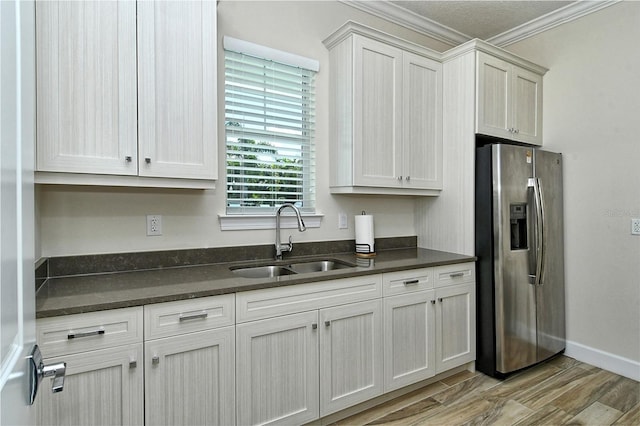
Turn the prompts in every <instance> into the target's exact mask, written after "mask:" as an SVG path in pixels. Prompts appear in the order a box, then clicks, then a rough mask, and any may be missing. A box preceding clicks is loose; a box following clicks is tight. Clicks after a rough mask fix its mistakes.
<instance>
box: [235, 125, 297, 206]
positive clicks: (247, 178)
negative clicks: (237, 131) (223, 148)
mask: <svg viewBox="0 0 640 426" xmlns="http://www.w3.org/2000/svg"><path fill="white" fill-rule="evenodd" d="M234 125H238V124H237V123H233V122H227V126H234ZM260 154H262V156H261V155H260ZM277 154H278V150H277V148H276V147H274V146H273V145H272V144H270V143H268V142H264V141H257V142H256V141H255V140H253V139H238V144H237V145H232V144H228V145H227V189H228V191H227V205H228V206H229V205H241V206H242V207H252V206H255V207H264V206H268V207H275V206H277V205H280V204H282V203H284V202H292V203H295V202H296V201H300V196H299V194H298V193H297V192H298V189H297V187H298V186H299V185H300V180H301V179H302V177H303V166H302V160H301V159H297V160H294V159H291V158H282V157H278V155H277ZM265 158H270V159H275V164H274V163H270V162H267V161H266V160H264V159H265ZM238 169H239V170H238ZM243 176H244V177H243ZM235 191H238V192H235ZM242 193H244V194H245V195H246V194H248V196H249V197H250V198H251V200H246V199H245V200H241V198H242Z"/></svg>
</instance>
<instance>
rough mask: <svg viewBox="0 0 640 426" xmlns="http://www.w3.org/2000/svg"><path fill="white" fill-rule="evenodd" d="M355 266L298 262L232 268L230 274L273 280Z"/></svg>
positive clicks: (336, 263)
mask: <svg viewBox="0 0 640 426" xmlns="http://www.w3.org/2000/svg"><path fill="white" fill-rule="evenodd" d="M355 266H356V265H353V264H350V263H347V262H343V261H341V260H336V259H320V260H300V261H299V262H290V263H286V264H278V265H256V266H238V267H232V268H230V269H231V272H233V273H234V274H237V275H239V276H241V277H244V278H275V277H280V276H283V275H293V274H307V273H311V272H326V271H333V270H335V269H344V268H353V267H355Z"/></svg>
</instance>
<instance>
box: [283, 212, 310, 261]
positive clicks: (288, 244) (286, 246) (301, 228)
mask: <svg viewBox="0 0 640 426" xmlns="http://www.w3.org/2000/svg"><path fill="white" fill-rule="evenodd" d="M285 208H290V209H292V210H293V212H294V213H295V214H296V219H298V230H299V231H300V232H304V231H306V229H307V227H306V226H305V225H304V220H302V216H301V215H300V210H298V208H297V207H296V206H294V205H293V204H291V203H285V204H283V205H281V206H280V208H279V209H278V210H277V211H276V260H282V253H283V252H285V251H289V252H290V251H292V250H293V242H291V236H289V242H286V243H283V242H281V239H280V214H281V213H282V210H284V209H285Z"/></svg>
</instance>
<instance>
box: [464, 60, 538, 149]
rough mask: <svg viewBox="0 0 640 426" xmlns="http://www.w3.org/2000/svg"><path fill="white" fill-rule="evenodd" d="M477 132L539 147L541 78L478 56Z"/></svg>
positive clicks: (500, 61) (502, 61)
mask: <svg viewBox="0 0 640 426" xmlns="http://www.w3.org/2000/svg"><path fill="white" fill-rule="evenodd" d="M477 67H478V69H477V91H478V92H477V98H476V99H477V106H476V114H477V116H476V132H477V133H480V134H484V135H489V136H497V137H500V138H505V139H511V140H514V141H518V142H525V143H530V144H535V145H542V75H541V74H537V73H534V72H532V71H529V70H527V69H525V68H522V67H520V66H518V65H515V64H512V63H510V62H507V61H505V60H502V59H499V58H497V57H494V56H491V55H489V54H487V53H484V52H478V53H477Z"/></svg>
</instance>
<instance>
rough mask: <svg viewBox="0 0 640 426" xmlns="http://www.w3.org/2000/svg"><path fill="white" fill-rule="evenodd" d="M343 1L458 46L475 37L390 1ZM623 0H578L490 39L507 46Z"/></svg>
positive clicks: (494, 43) (497, 44) (488, 40)
mask: <svg viewBox="0 0 640 426" xmlns="http://www.w3.org/2000/svg"><path fill="white" fill-rule="evenodd" d="M339 1H340V2H341V3H344V4H346V5H349V6H351V7H354V8H356V9H359V10H362V11H364V12H367V13H369V14H371V15H374V16H377V17H379V18H382V19H385V20H387V21H390V22H393V23H394V24H397V25H401V26H403V27H405V28H409V29H411V30H413V31H415V32H417V33H420V34H423V35H426V36H428V37H431V38H433V39H435V40H438V41H440V42H442V43H445V44H447V45H449V46H452V47H455V46H458V45H460V44H463V43H465V42H467V41H469V40H471V39H472V37H470V36H468V35H466V34H464V33H461V32H460V31H456V30H454V29H453V28H449V27H447V26H446V25H442V24H439V23H437V22H435V21H432V20H431V19H428V18H425V17H423V16H420V15H418V14H416V13H414V12H411V11H409V10H406V9H403V8H401V7H400V6H397V5H396V4H394V3H391V2H389V1H386V0H383V1H367V0H339ZM620 1H621V0H595V1H594V0H578V1H576V2H574V3H571V4H568V5H567V6H564V7H562V8H560V9H557V10H555V11H553V12H550V13H547V14H546V15H543V16H541V17H539V18H536V19H533V20H531V21H529V22H526V23H524V24H522V25H519V26H517V27H515V28H513V29H511V30H508V31H505V32H503V33H501V34H498V35H496V36H494V37H491V38H489V39H487V40H486V41H487V42H489V43H491V44H493V45H495V46H498V47H504V46H508V45H509V44H512V43H516V42H518V41H521V40H524V39H526V38H528V37H532V36H534V35H536V34H539V33H541V32H544V31H547V30H550V29H552V28H555V27H557V26H559V25H562V24H565V23H567V22H571V21H573V20H574V19H578V18H581V17H583V16H586V15H588V14H590V13H593V12H597V11H598V10H601V9H604V8H605V7H608V6H611V5H613V4H616V3H618V2H620Z"/></svg>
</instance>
